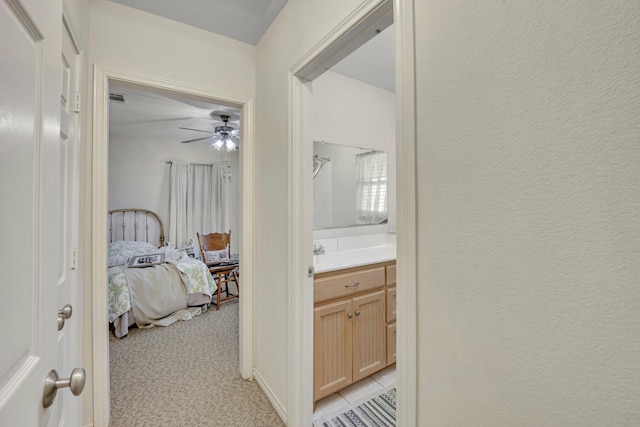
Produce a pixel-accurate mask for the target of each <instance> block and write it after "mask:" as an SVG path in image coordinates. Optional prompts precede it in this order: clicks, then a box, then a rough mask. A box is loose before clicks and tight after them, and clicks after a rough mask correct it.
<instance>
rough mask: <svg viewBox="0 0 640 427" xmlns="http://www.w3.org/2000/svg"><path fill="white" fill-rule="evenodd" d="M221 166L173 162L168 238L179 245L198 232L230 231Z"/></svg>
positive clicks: (227, 201)
mask: <svg viewBox="0 0 640 427" xmlns="http://www.w3.org/2000/svg"><path fill="white" fill-rule="evenodd" d="M223 174H224V166H223V165H200V164H187V163H181V162H175V161H174V162H172V163H171V168H170V171H169V181H170V192H169V237H168V240H169V242H171V243H172V244H175V245H178V246H182V245H185V244H187V243H188V241H189V239H195V235H196V232H199V233H201V234H207V233H215V232H217V233H223V232H227V231H229V197H228V191H227V185H226V183H225V182H224V177H223Z"/></svg>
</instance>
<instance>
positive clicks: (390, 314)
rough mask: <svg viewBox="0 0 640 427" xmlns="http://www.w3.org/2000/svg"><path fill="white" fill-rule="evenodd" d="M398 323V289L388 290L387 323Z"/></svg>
mask: <svg viewBox="0 0 640 427" xmlns="http://www.w3.org/2000/svg"><path fill="white" fill-rule="evenodd" d="M395 321H396V288H388V289H387V323H391V322H395Z"/></svg>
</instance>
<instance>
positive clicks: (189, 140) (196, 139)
mask: <svg viewBox="0 0 640 427" xmlns="http://www.w3.org/2000/svg"><path fill="white" fill-rule="evenodd" d="M211 138H213V135H212V136H205V137H204V138H195V139H188V140H186V141H181V142H182V143H183V144H186V143H187V142H196V141H204V140H205V139H211Z"/></svg>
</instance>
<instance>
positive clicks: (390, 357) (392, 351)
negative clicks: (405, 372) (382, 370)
mask: <svg viewBox="0 0 640 427" xmlns="http://www.w3.org/2000/svg"><path fill="white" fill-rule="evenodd" d="M392 363H396V323H395V322H393V323H391V324H390V325H387V365H391V364H392Z"/></svg>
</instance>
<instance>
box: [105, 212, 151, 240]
mask: <svg viewBox="0 0 640 427" xmlns="http://www.w3.org/2000/svg"><path fill="white" fill-rule="evenodd" d="M107 222H108V225H109V243H111V242H113V241H114V240H133V241H145V242H150V239H154V240H155V239H157V240H156V242H159V243H160V244H159V245H158V247H160V246H164V225H163V224H162V220H161V219H160V217H159V216H158V214H156V213H155V212H153V211H150V210H147V209H113V210H110V211H109V215H108V218H107Z"/></svg>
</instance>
